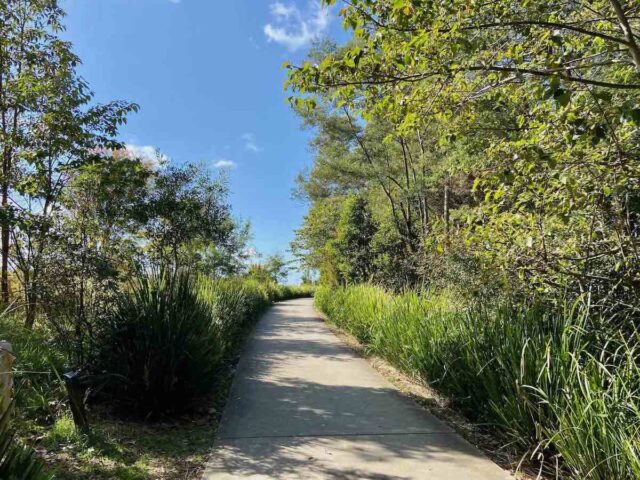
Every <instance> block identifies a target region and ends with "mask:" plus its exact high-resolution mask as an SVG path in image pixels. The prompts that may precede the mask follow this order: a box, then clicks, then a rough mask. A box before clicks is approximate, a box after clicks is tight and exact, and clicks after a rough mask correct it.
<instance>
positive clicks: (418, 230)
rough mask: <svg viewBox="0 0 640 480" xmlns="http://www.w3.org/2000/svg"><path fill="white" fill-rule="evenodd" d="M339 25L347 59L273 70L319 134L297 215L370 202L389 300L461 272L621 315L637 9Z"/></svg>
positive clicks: (315, 251) (634, 236)
mask: <svg viewBox="0 0 640 480" xmlns="http://www.w3.org/2000/svg"><path fill="white" fill-rule="evenodd" d="M325 3H326V4H332V3H334V2H330V1H326V2H325ZM340 15H341V16H342V18H343V20H344V25H345V28H347V29H348V30H350V31H351V33H352V38H351V40H350V41H349V42H348V43H346V44H345V45H343V46H340V47H332V46H327V45H322V46H320V47H319V48H317V49H316V50H314V51H312V52H311V53H310V55H309V57H310V61H305V62H303V63H302V64H300V65H295V64H293V63H290V64H288V65H287V66H286V68H287V69H288V71H289V80H288V82H287V86H288V87H290V88H291V89H292V90H293V93H294V96H293V97H292V103H293V105H294V108H295V109H296V110H297V111H298V112H299V113H300V114H301V115H302V116H303V118H304V119H305V122H306V124H307V125H311V126H314V127H316V130H317V136H316V137H315V139H314V140H313V141H312V147H313V148H314V152H315V153H316V158H315V161H314V165H313V168H312V170H311V172H310V174H309V175H307V176H306V177H304V178H303V182H302V183H303V186H302V189H301V190H302V192H303V194H304V195H305V196H306V197H307V198H308V199H309V200H311V202H312V211H313V206H314V205H315V204H316V203H320V202H323V203H327V199H330V198H342V197H344V195H346V194H349V193H352V192H357V193H359V194H366V195H367V196H369V198H370V199H372V198H375V199H376V201H375V202H374V201H372V200H370V204H371V205H373V204H374V203H375V204H376V206H377V207H379V208H377V211H374V216H375V218H376V220H378V223H379V224H380V226H381V228H382V229H383V230H384V231H385V232H393V233H394V234H395V235H396V236H397V238H398V239H399V241H400V243H401V244H402V247H403V248H402V253H403V256H404V258H406V259H407V260H408V263H407V265H406V266H405V265H404V264H403V263H402V262H401V261H398V260H399V258H402V256H398V255H393V254H394V253H395V252H396V251H397V249H396V248H395V247H394V244H393V243H391V244H390V246H389V247H388V248H387V250H386V251H383V252H382V254H383V255H385V256H386V257H387V258H388V261H389V262H391V263H393V265H394V267H395V268H396V270H397V271H399V272H403V274H402V275H401V277H404V278H405V279H406V280H405V283H409V284H414V285H416V284H417V285H420V284H422V283H431V282H434V281H437V279H438V278H440V277H442V276H443V275H444V276H449V277H452V276H455V275H451V273H452V272H450V271H448V270H447V268H449V267H450V266H452V267H454V269H458V268H461V267H469V268H470V270H469V271H467V272H465V274H464V277H465V278H471V275H468V273H469V272H473V271H474V270H480V271H485V270H488V271H493V272H494V275H497V276H498V277H499V278H501V279H504V280H505V282H504V283H505V284H506V287H507V288H508V289H510V290H512V291H514V290H520V291H521V293H522V294H523V295H531V294H534V293H535V294H537V293H542V294H550V295H555V294H558V293H566V292H569V293H571V294H573V295H574V296H576V295H579V294H581V293H585V292H590V293H591V295H592V298H593V300H594V301H593V305H594V306H596V305H598V306H602V307H604V308H607V309H609V310H611V311H619V310H621V309H625V310H627V311H635V312H636V313H637V310H638V298H639V292H640V289H639V286H640V282H639V281H638V278H639V272H638V265H640V258H639V257H638V250H637V240H638V232H639V229H638V228H639V227H638V226H639V225H640V210H639V205H640V203H639V202H638V198H640V190H639V184H638V182H637V178H638V177H639V176H640V171H639V170H638V168H639V167H638V166H639V165H640V163H639V162H638V159H639V158H640V150H639V149H638V145H640V143H639V142H638V138H639V135H640V129H639V128H638V127H639V123H638V115H637V112H638V108H639V105H640V96H639V92H640V47H639V46H638V40H637V37H638V34H637V32H638V31H640V20H639V18H640V17H638V8H637V5H636V4H635V3H634V2H624V1H623V2H619V1H617V0H616V1H610V0H597V1H595V2H591V3H589V5H584V4H580V5H576V4H575V2H571V1H568V0H567V1H559V2H546V1H542V0H535V1H530V2H519V3H518V2H514V1H512V0H499V1H497V2H491V3H472V4H470V3H469V2H467V1H465V0H454V1H451V2H440V3H429V2H424V1H422V0H407V1H391V0H381V1H376V2H372V1H369V0H355V1H353V2H349V4H348V5H346V6H345V7H344V8H342V9H341V10H340ZM310 220H311V217H308V219H307V222H310ZM314 223H319V222H317V219H314ZM311 232H312V229H311V228H308V229H307V228H305V229H303V233H305V234H308V233H311ZM316 233H318V234H319V233H320V232H319V231H318V230H316ZM325 238H326V237H325ZM299 240H300V242H301V243H302V244H303V245H304V246H305V247H306V248H308V249H309V250H310V255H315V256H319V255H321V254H322V252H323V251H324V248H325V247H323V246H322V245H320V246H318V244H319V243H321V242H319V241H318V238H315V239H313V241H309V239H308V235H305V236H301V237H300V239H299ZM437 255H445V256H448V257H452V258H454V259H455V261H454V262H449V261H446V262H441V261H437V260H436V261H433V259H434V257H435V256H437ZM339 261H340V259H339V258H338V259H336V262H339ZM442 268H444V271H442V270H440V269H442ZM406 272H410V274H406ZM384 282H385V284H387V285H391V286H394V287H395V286H396V284H395V280H394V279H390V278H389V275H388V272H386V273H385V275H384Z"/></svg>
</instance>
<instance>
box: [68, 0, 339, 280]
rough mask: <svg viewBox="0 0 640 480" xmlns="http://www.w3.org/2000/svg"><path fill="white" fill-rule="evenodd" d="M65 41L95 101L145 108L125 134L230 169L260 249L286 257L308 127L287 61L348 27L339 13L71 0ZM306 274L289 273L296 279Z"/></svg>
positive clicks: (132, 141)
mask: <svg viewBox="0 0 640 480" xmlns="http://www.w3.org/2000/svg"><path fill="white" fill-rule="evenodd" d="M61 4H62V6H63V7H64V8H65V10H66V11H67V19H66V24H67V30H66V32H65V33H64V37H65V38H67V39H68V40H70V41H72V42H73V44H74V51H75V52H76V54H78V55H79V56H80V58H81V59H82V61H83V65H82V66H81V67H80V74H81V75H82V76H83V77H84V78H85V79H86V80H87V81H88V82H89V84H90V85H91V88H92V89H93V90H94V91H95V94H96V97H95V98H96V101H98V102H104V101H109V100H116V99H125V100H129V101H132V102H136V103H138V104H139V105H140V106H141V110H140V112H139V113H137V114H134V115H132V116H131V117H130V119H129V122H128V124H127V125H126V126H125V127H123V128H122V130H121V140H123V141H124V142H126V143H127V144H129V145H131V148H133V149H137V150H138V151H140V152H142V153H143V154H144V153H148V152H150V151H153V149H155V148H159V149H160V150H161V151H162V153H163V154H165V155H167V156H169V157H170V158H171V159H172V160H173V161H176V162H203V163H204V164H206V165H207V166H208V167H209V168H211V171H212V172H216V171H217V170H218V169H219V168H220V167H223V168H225V167H226V168H225V169H226V170H228V171H229V175H230V186H231V190H232V195H231V202H232V204H233V209H234V213H235V214H236V215H238V216H240V217H242V218H244V219H249V220H250V221H251V223H252V229H253V235H254V240H253V244H254V247H255V248H256V249H257V250H258V251H259V252H260V253H262V254H265V255H267V254H271V253H275V252H277V251H280V252H283V253H286V251H287V250H288V248H289V242H290V241H291V240H292V238H293V230H294V229H295V228H297V227H298V226H299V225H300V222H301V220H302V217H303V215H304V213H305V211H306V206H305V205H303V204H301V203H300V201H298V200H293V199H291V190H292V188H293V186H294V178H295V176H296V174H297V173H298V172H299V171H300V170H301V169H303V168H304V166H305V165H308V164H309V163H310V160H311V159H310V154H309V151H308V147H307V143H308V139H309V135H310V132H303V131H301V130H300V128H299V125H300V122H299V120H298V119H297V118H296V116H295V115H294V114H293V112H292V111H291V110H290V108H289V106H288V105H287V103H286V97H287V93H286V92H284V91H283V89H282V82H283V80H284V79H285V76H286V75H285V72H284V71H283V70H282V69H281V64H282V62H283V61H284V60H294V61H295V60H297V59H300V58H301V57H302V56H304V54H305V52H306V50H307V49H308V47H309V44H310V42H311V41H312V40H313V38H316V37H324V36H336V34H337V35H340V32H341V31H342V27H341V26H340V21H339V19H337V18H336V15H335V12H327V11H323V10H321V9H320V8H319V7H318V6H317V4H314V3H311V2H308V1H306V0H299V1H297V2H295V1H287V0H283V1H280V2H276V1H271V0H264V1H263V0H227V1H222V0H63V1H62V3H61ZM296 278H297V275H295V274H293V275H291V276H290V280H296Z"/></svg>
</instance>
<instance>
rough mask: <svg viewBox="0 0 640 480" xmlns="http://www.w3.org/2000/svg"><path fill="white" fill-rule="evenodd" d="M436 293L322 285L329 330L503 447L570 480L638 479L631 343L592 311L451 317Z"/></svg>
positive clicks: (638, 423)
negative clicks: (604, 329)
mask: <svg viewBox="0 0 640 480" xmlns="http://www.w3.org/2000/svg"><path fill="white" fill-rule="evenodd" d="M451 304H452V302H451V299H450V298H447V297H443V296H440V295H429V294H425V295H417V294H415V293H408V294H405V295H401V296H392V295H390V294H389V293H387V292H385V291H384V290H381V289H379V288H376V287H371V286H353V287H347V288H338V289H329V288H320V289H319V290H318V291H317V292H316V305H317V306H318V307H319V308H320V310H322V311H323V312H324V313H325V314H326V315H327V316H328V317H329V318H330V319H331V320H332V321H333V322H335V323H336V324H337V325H338V326H340V327H341V328H344V329H345V330H348V331H349V332H351V333H352V334H354V335H355V336H356V337H357V338H358V339H359V340H360V341H361V342H363V343H365V345H367V347H368V348H369V349H370V350H371V351H373V352H375V353H377V354H379V355H381V356H384V357H385V358H387V359H388V360H390V361H391V362H392V363H394V364H396V365H397V366H398V367H399V368H401V369H403V370H404V371H406V372H408V373H410V374H413V375H416V376H419V377H420V378H422V379H424V380H425V381H428V382H430V383H432V384H433V385H434V386H436V387H437V388H438V389H439V390H441V391H442V392H444V393H445V394H447V395H448V396H449V397H450V398H452V399H453V401H454V402H455V403H456V404H457V406H458V407H459V408H460V409H461V410H462V411H464V413H465V414H466V415H467V416H468V417H469V418H471V419H472V420H474V421H476V422H479V423H483V424H486V425H489V426H490V427H491V428H493V429H494V431H495V432H496V434H497V435H498V436H500V437H501V438H502V439H503V440H504V443H505V445H507V446H508V447H507V448H510V449H513V450H515V451H518V452H520V453H522V454H525V455H528V456H529V457H533V458H534V459H536V460H547V465H551V464H555V461H556V460H558V463H559V464H561V465H562V473H563V474H565V475H567V476H572V477H574V478H590V479H602V480H604V479H613V478H616V479H633V478H635V479H637V478H640V473H639V472H640V460H639V456H638V453H639V452H640V435H639V433H640V369H639V367H638V363H637V359H638V355H637V351H636V347H635V346H634V345H635V343H631V344H630V343H628V342H626V341H625V340H624V339H623V338H621V336H619V335H617V334H615V333H611V332H609V334H608V335H607V336H606V337H607V338H608V341H607V343H603V341H602V340H600V338H601V337H602V335H598V334H597V333H598V332H599V331H600V328H601V327H600V326H598V327H597V328H596V326H595V325H594V324H593V323H592V322H593V321H594V320H593V319H592V318H591V317H590V316H589V312H588V308H587V307H586V306H585V305H581V304H575V305H573V306H570V307H566V308H565V309H563V310H560V311H557V310H554V311H545V310H543V309H540V308H506V307H505V308H497V309H495V310H491V311H489V310H481V309H470V310H464V309H462V308H452V307H451Z"/></svg>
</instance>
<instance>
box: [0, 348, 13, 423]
mask: <svg viewBox="0 0 640 480" xmlns="http://www.w3.org/2000/svg"><path fill="white" fill-rule="evenodd" d="M14 359H15V357H14V355H13V351H12V349H11V344H10V343H9V342H0V418H2V417H3V416H4V414H5V412H6V411H7V410H8V409H9V407H10V406H11V394H12V389H13V361H14Z"/></svg>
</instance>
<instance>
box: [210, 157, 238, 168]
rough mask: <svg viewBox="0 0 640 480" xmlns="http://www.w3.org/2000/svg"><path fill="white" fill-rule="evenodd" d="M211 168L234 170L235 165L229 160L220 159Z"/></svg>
mask: <svg viewBox="0 0 640 480" xmlns="http://www.w3.org/2000/svg"><path fill="white" fill-rule="evenodd" d="M213 166H214V167H215V168H229V169H231V168H235V167H236V164H235V162H232V161H231V160H225V159H220V160H218V161H216V162H215V163H214V164H213Z"/></svg>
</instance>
